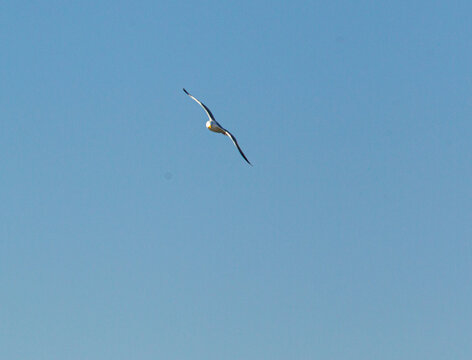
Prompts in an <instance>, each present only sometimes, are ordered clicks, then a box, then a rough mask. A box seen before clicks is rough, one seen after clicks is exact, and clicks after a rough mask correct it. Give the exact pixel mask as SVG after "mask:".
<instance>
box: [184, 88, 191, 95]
mask: <svg viewBox="0 0 472 360" xmlns="http://www.w3.org/2000/svg"><path fill="white" fill-rule="evenodd" d="M182 90H183V91H184V93H186V94H187V95H190V94H189V93H188V91H187V90H185V88H183V89H182Z"/></svg>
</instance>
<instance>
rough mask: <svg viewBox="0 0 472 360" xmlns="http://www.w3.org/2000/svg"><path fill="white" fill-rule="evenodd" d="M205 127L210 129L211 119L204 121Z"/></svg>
mask: <svg viewBox="0 0 472 360" xmlns="http://www.w3.org/2000/svg"><path fill="white" fill-rule="evenodd" d="M206 127H207V128H208V129H211V120H208V121H207V122H206Z"/></svg>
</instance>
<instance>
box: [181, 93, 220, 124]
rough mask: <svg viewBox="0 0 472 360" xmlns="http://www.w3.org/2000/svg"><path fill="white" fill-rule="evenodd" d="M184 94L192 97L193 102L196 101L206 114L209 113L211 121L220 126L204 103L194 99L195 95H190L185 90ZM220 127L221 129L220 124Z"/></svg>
mask: <svg viewBox="0 0 472 360" xmlns="http://www.w3.org/2000/svg"><path fill="white" fill-rule="evenodd" d="M183 90H184V92H185V93H186V94H187V95H188V96H190V97H191V98H192V99H193V100H195V101H196V102H197V103H198V104H199V105H200V106H201V107H202V108H203V109H204V110H205V112H206V113H207V115H208V117H209V118H210V120H213V121H214V122H216V123H217V124H218V121H216V119H215V117H214V116H213V114H212V113H211V111H210V109H208V108H207V107H206V106H205V104H204V103H202V102H201V101H200V100H198V99H197V98H196V97H194V96H193V95H191V94H189V92H188V91H187V90H185V89H183ZM218 126H220V127H221V125H220V124H218Z"/></svg>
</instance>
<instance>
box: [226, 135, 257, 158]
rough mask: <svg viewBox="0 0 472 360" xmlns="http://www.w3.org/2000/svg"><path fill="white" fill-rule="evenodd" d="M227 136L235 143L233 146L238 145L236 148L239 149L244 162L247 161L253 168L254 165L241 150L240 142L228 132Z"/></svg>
mask: <svg viewBox="0 0 472 360" xmlns="http://www.w3.org/2000/svg"><path fill="white" fill-rule="evenodd" d="M226 135H228V137H229V138H230V139H231V141H232V142H233V144H234V145H236V147H237V148H238V150H239V153H240V154H241V156H242V157H243V158H244V160H246V161H247V163H248V164H249V165H251V166H252V164H251V163H250V161H249V160H248V159H247V157H246V155H244V153H243V151H242V150H241V148H240V147H239V145H238V142H237V141H236V138H235V137H234V136H233V135H232V134H231V133H230V132H229V131H228V130H226Z"/></svg>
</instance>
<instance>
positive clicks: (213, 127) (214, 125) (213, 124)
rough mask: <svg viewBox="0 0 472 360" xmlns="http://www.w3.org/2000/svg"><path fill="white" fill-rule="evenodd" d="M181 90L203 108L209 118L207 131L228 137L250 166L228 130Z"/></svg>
mask: <svg viewBox="0 0 472 360" xmlns="http://www.w3.org/2000/svg"><path fill="white" fill-rule="evenodd" d="M183 90H184V92H185V93H186V94H187V95H188V96H190V97H191V98H192V99H193V100H195V101H196V102H197V103H198V104H199V105H200V106H201V107H202V108H203V110H205V112H206V114H207V115H208V118H209V120H208V121H207V122H206V127H207V128H208V130H210V131H213V132H216V133H220V134H223V135H226V136H228V137H229V138H230V139H231V141H232V142H233V144H234V145H236V147H237V148H238V150H239V153H240V154H241V156H242V157H243V158H244V160H246V161H247V163H248V164H249V165H251V166H252V164H251V163H250V162H249V160H248V159H247V157H246V155H244V153H243V151H242V150H241V148H240V147H239V145H238V142H237V141H236V138H235V137H234V136H233V134H231V133H230V132H229V131H228V130H226V129H225V128H224V127H223V126H221V125H220V124H219V123H218V121H216V120H215V117H214V116H213V114H212V113H211V111H210V109H208V108H207V107H206V106H205V105H204V104H203V103H202V102H201V101H200V100H198V99H197V98H195V97H193V96H192V95H190V94H189V93H188V91H187V90H185V89H183Z"/></svg>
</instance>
